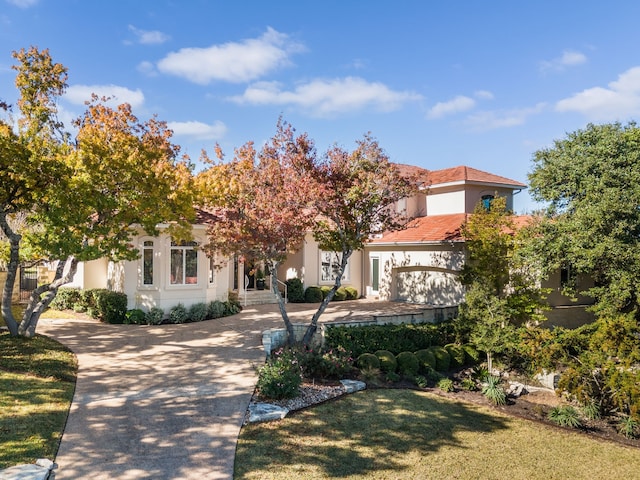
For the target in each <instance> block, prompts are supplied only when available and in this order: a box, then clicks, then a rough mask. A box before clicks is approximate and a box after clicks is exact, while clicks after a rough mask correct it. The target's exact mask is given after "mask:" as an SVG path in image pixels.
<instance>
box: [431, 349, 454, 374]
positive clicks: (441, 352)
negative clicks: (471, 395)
mask: <svg viewBox="0 0 640 480" xmlns="http://www.w3.org/2000/svg"><path fill="white" fill-rule="evenodd" d="M429 349H430V350H431V351H432V352H433V355H434V356H435V357H436V370H437V371H439V372H448V371H449V365H450V363H451V356H450V355H449V352H447V350H446V348H444V347H437V346H436V347H429Z"/></svg>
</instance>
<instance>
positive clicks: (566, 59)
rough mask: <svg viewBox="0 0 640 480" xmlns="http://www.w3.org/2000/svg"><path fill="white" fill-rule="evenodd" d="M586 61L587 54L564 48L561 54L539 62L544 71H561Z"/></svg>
mask: <svg viewBox="0 0 640 480" xmlns="http://www.w3.org/2000/svg"><path fill="white" fill-rule="evenodd" d="M586 62H587V56H586V55H585V54H584V53H582V52H578V51H575V50H565V51H564V52H562V55H561V56H559V57H557V58H554V59H553V60H545V61H543V62H540V70H542V71H543V72H546V71H548V70H555V71H562V70H564V69H565V68H567V67H576V66H578V65H582V64H583V63H586Z"/></svg>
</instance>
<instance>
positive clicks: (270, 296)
mask: <svg viewBox="0 0 640 480" xmlns="http://www.w3.org/2000/svg"><path fill="white" fill-rule="evenodd" d="M245 295H246V296H245ZM238 300H239V301H240V305H265V304H267V303H278V298H277V297H276V295H275V293H273V292H272V291H271V290H247V291H246V292H242V293H240V295H239V298H238Z"/></svg>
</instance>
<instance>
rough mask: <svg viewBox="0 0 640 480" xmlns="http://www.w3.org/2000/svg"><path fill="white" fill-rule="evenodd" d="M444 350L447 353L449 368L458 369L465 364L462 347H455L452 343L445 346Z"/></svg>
mask: <svg viewBox="0 0 640 480" xmlns="http://www.w3.org/2000/svg"><path fill="white" fill-rule="evenodd" d="M444 348H445V349H446V350H447V352H449V356H450V357H451V358H450V363H449V368H452V369H453V368H460V367H462V366H464V363H465V353H464V348H462V345H456V344H454V343H450V344H448V345H445V346H444Z"/></svg>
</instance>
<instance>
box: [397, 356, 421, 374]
mask: <svg viewBox="0 0 640 480" xmlns="http://www.w3.org/2000/svg"><path fill="white" fill-rule="evenodd" d="M396 361H397V362H398V373H400V375H405V376H407V377H414V376H416V375H417V374H418V370H419V362H418V357H416V355H415V353H413V352H400V353H399V354H398V355H397V356H396Z"/></svg>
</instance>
